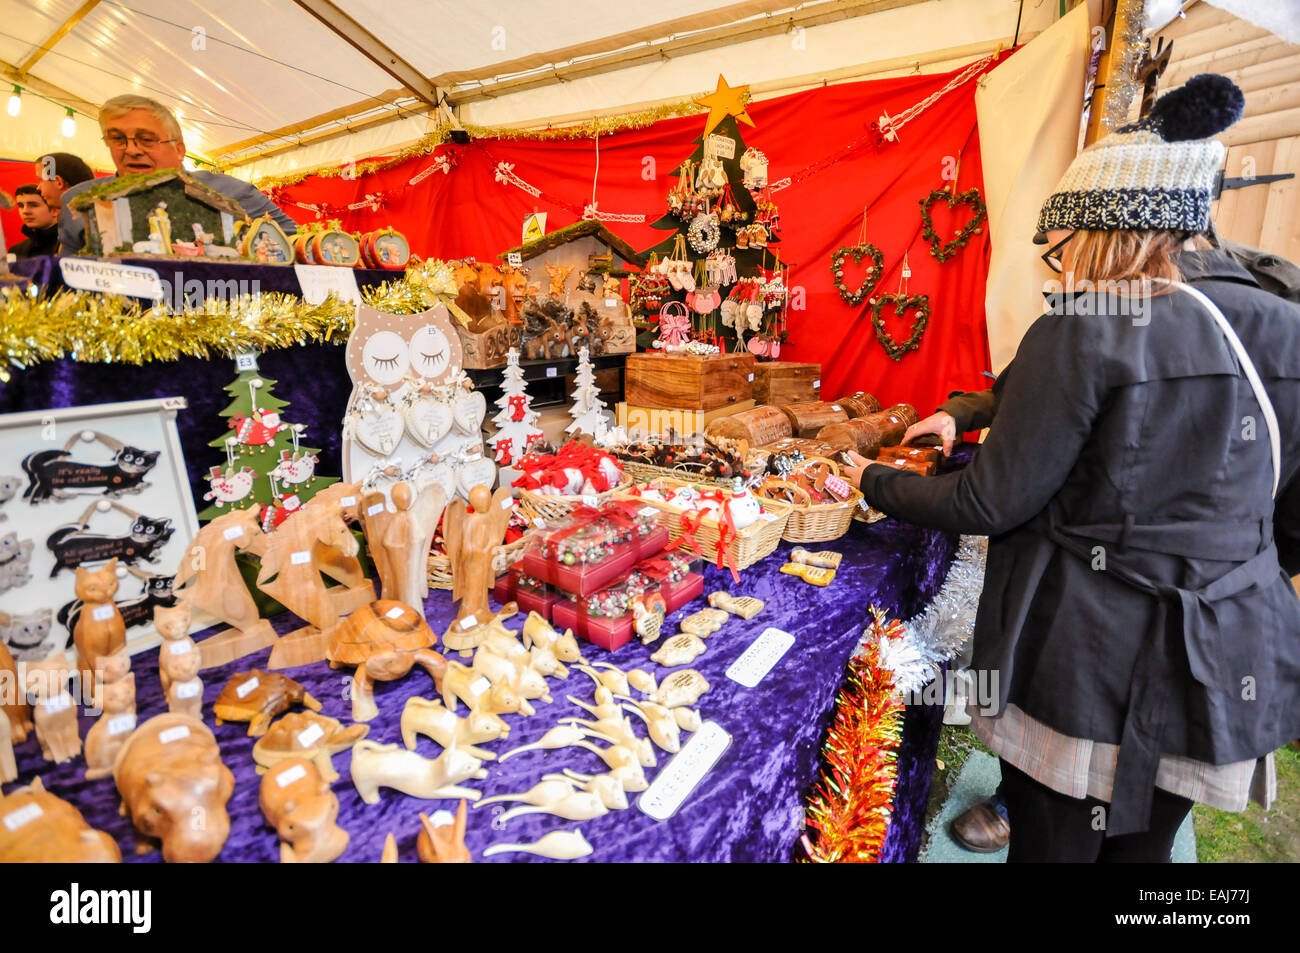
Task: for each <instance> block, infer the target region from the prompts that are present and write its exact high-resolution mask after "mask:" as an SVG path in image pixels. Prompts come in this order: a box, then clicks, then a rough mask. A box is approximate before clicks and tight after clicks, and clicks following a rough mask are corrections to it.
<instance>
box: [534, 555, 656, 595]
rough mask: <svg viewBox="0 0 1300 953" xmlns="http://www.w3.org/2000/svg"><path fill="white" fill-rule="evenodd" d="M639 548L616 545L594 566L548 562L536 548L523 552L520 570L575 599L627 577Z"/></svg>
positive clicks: (592, 564)
mask: <svg viewBox="0 0 1300 953" xmlns="http://www.w3.org/2000/svg"><path fill="white" fill-rule="evenodd" d="M638 551H639V549H638V547H637V545H636V544H635V543H634V542H631V541H629V542H626V543H622V544H620V545H619V546H618V547H617V548H616V549H615V551H614V554H613V555H612V556H609V557H608V558H606V559H602V560H601V561H600V562H598V563H587V564H585V565H584V564H575V565H573V566H566V565H564V564H563V563H560V562H556V561H555V560H552V559H548V558H546V557H545V556H543V555H542V553H541V551H540V549H538V548H537V547H530V548H529V549H528V551H527V552H525V553H524V558H523V560H521V562H520V567H521V568H522V569H523V571H524V572H526V573H527V574H528V575H530V576H535V577H537V578H538V579H543V580H545V581H546V582H549V583H550V584H551V585H553V586H555V587H556V588H557V589H563V590H564V591H565V592H572V593H575V594H576V595H579V596H589V595H591V594H592V593H593V592H595V591H596V590H598V589H604V588H605V587H606V586H608V585H609V584H610V583H611V582H614V581H615V580H616V579H620V578H622V577H623V576H626V575H627V571H628V570H629V569H631V568H632V564H633V563H635V562H636V561H637V553H638Z"/></svg>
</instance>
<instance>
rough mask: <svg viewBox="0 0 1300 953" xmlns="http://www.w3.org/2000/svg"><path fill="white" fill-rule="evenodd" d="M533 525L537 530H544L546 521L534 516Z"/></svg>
mask: <svg viewBox="0 0 1300 953" xmlns="http://www.w3.org/2000/svg"><path fill="white" fill-rule="evenodd" d="M533 525H534V526H536V527H537V528H538V529H546V520H544V519H542V518H541V517H540V516H534V517H533Z"/></svg>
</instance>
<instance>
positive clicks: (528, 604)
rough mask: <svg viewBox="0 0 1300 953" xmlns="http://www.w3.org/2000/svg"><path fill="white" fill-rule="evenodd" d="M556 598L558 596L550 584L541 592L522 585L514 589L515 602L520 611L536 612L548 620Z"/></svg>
mask: <svg viewBox="0 0 1300 953" xmlns="http://www.w3.org/2000/svg"><path fill="white" fill-rule="evenodd" d="M558 599H559V596H557V595H556V594H555V591H554V590H553V589H551V587H550V586H547V587H546V588H545V589H544V590H542V591H541V592H538V591H536V590H534V589H526V588H525V587H523V586H520V587H519V588H518V589H516V590H515V602H516V603H518V604H519V611H520V612H536V613H537V614H538V615H539V616H541V617H542V618H543V619H546V620H547V621H548V622H549V621H550V619H551V613H552V612H553V611H554V607H555V603H556V601H557V600H558Z"/></svg>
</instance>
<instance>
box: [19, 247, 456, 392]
mask: <svg viewBox="0 0 1300 953" xmlns="http://www.w3.org/2000/svg"><path fill="white" fill-rule="evenodd" d="M454 288H455V281H454V279H453V278H452V277H451V269H450V268H449V267H448V266H447V265H446V264H445V263H443V262H440V261H426V262H422V263H420V264H419V265H416V266H412V268H411V269H410V270H409V271H408V272H407V273H406V274H405V275H403V276H402V277H400V278H397V279H394V280H393V281H386V282H384V283H383V284H380V285H376V286H373V287H369V288H363V289H361V297H362V299H363V300H364V301H365V302H366V303H367V304H369V305H372V306H373V307H375V308H378V309H379V310H380V311H383V312H385V313H388V314H413V313H415V312H419V311H426V310H428V309H429V308H431V307H433V306H434V305H435V304H438V303H439V302H442V303H444V304H447V305H448V307H449V308H450V309H451V310H452V312H453V313H456V314H457V317H460V314H459V313H458V312H459V309H458V308H456V307H455V305H454V304H453V303H452V302H451V300H450V297H451V296H453V295H454V293H455V291H454ZM355 310H356V309H355V306H354V305H351V304H349V303H347V302H344V301H340V300H339V299H338V298H336V297H334V296H333V295H330V296H329V297H327V298H326V299H325V300H324V301H323V302H321V303H320V304H308V303H307V302H305V301H303V300H302V299H301V298H299V297H297V296H295V295H290V294H280V293H266V294H256V295H241V296H239V297H235V298H231V299H225V300H222V299H209V300H207V301H205V302H204V303H203V304H202V305H201V306H198V305H191V304H189V303H188V302H186V303H185V304H184V306H182V307H181V308H179V309H174V308H170V307H168V306H167V305H166V304H165V303H158V304H155V305H153V306H142V305H141V304H140V303H139V302H138V301H134V300H132V299H130V298H122V297H118V296H115V295H104V294H98V293H95V292H89V291H60V292H58V293H57V294H54V295H52V296H50V297H44V298H43V297H35V296H33V295H31V294H29V293H27V292H26V291H24V290H23V289H21V288H18V287H7V288H4V289H3V290H2V291H0V311H2V312H3V314H2V316H0V356H2V357H3V361H0V382H7V381H8V380H9V379H10V376H11V375H10V371H9V368H8V366H7V365H13V366H14V367H17V368H20V369H21V368H25V367H29V366H31V365H32V364H38V363H40V362H42V361H53V360H58V359H59V358H63V357H71V358H72V359H74V360H77V361H86V362H92V363H120V364H144V363H146V362H148V361H174V360H177V359H178V358H181V357H203V358H207V357H213V356H214V355H219V356H225V357H233V356H234V355H236V354H238V353H240V352H241V351H249V350H253V351H270V350H275V349H277V348H285V347H292V346H294V345H297V344H311V343H316V344H330V343H332V344H342V343H344V342H345V341H347V338H348V335H349V334H350V333H351V332H352V324H353V318H354V313H355Z"/></svg>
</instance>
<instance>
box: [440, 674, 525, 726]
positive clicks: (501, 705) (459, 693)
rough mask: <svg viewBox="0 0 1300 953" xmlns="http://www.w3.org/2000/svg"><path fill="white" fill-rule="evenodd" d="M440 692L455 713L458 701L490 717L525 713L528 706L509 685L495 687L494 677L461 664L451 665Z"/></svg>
mask: <svg viewBox="0 0 1300 953" xmlns="http://www.w3.org/2000/svg"><path fill="white" fill-rule="evenodd" d="M438 691H439V692H440V693H441V694H442V702H443V704H444V705H446V706H447V708H448V709H450V710H451V711H453V712H454V711H455V710H456V700H457V699H460V700H461V701H463V702H464V703H465V704H466V705H468V706H469V710H470V711H472V712H486V713H488V714H489V715H507V714H514V713H516V712H520V711H523V709H524V706H525V705H526V704H527V702H525V701H524V700H523V699H522V698H520V697H519V696H518V695H517V694H515V691H514V689H513V688H511V687H510V686H509V685H504V684H503V685H493V684H492V680H491V679H490V678H488V677H486V676H485V675H483V674H482V673H481V672H476V671H475V670H474V669H472V668H469V667H468V666H465V665H461V664H460V663H459V662H451V661H449V662H448V663H447V672H446V674H444V675H443V676H442V684H441V685H440V686H438ZM530 708H531V706H530Z"/></svg>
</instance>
